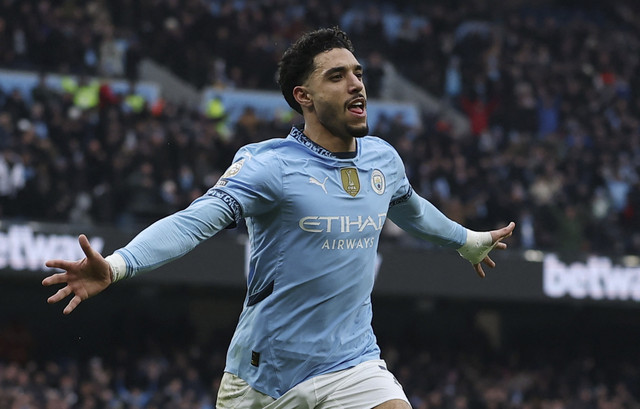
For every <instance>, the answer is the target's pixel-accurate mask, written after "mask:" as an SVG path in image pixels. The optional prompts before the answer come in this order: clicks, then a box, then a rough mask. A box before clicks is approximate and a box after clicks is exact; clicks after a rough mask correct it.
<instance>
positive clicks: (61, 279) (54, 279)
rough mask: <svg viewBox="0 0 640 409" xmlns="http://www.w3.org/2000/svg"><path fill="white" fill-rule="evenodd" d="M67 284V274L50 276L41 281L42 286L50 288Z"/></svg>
mask: <svg viewBox="0 0 640 409" xmlns="http://www.w3.org/2000/svg"><path fill="white" fill-rule="evenodd" d="M66 282H67V273H58V274H53V275H50V276H49V277H47V278H45V279H44V280H42V285H44V286H50V285H53V284H61V283H66Z"/></svg>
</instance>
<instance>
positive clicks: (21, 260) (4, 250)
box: [0, 225, 104, 271]
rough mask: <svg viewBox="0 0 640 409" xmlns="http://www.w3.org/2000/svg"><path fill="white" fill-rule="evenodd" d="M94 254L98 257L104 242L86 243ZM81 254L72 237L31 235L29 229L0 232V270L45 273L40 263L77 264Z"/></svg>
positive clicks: (43, 266)
mask: <svg viewBox="0 0 640 409" xmlns="http://www.w3.org/2000/svg"><path fill="white" fill-rule="evenodd" d="M90 242H91V246H92V247H93V249H94V250H96V251H97V252H99V253H101V252H102V249H103V248H104V240H103V239H102V238H101V237H93V238H91V240H90ZM83 257H84V253H83V252H82V249H81V248H80V245H79V244H78V238H77V237H76V236H71V235H64V234H44V233H40V234H34V232H33V229H32V228H31V227H29V226H18V225H15V226H11V227H9V230H8V231H7V232H6V233H5V232H0V269H5V268H10V269H13V270H32V271H38V270H46V269H47V267H45V265H44V262H45V261H47V260H50V259H63V260H79V259H81V258H83Z"/></svg>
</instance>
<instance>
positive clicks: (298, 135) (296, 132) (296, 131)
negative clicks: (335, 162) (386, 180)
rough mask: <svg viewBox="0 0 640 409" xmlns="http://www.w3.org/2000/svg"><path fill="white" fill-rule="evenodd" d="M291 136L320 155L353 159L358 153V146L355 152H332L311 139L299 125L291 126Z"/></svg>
mask: <svg viewBox="0 0 640 409" xmlns="http://www.w3.org/2000/svg"><path fill="white" fill-rule="evenodd" d="M289 136H291V137H292V138H293V139H295V140H296V141H298V142H299V143H301V144H303V145H304V146H306V147H307V148H309V149H311V150H312V151H313V152H315V153H317V154H318V155H322V156H326V157H328V158H335V159H353V158H355V157H356V156H357V154H358V151H357V148H356V151H354V152H331V151H329V150H327V149H325V148H323V147H322V146H320V145H318V144H317V143H315V142H314V141H312V140H311V139H309V138H308V137H307V135H305V134H304V132H302V130H301V129H300V128H298V127H297V126H294V127H292V128H291V132H290V133H289ZM356 144H358V141H357V140H356Z"/></svg>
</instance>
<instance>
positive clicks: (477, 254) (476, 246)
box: [458, 229, 497, 264]
mask: <svg viewBox="0 0 640 409" xmlns="http://www.w3.org/2000/svg"><path fill="white" fill-rule="evenodd" d="M496 244H497V242H496V243H494V242H493V240H492V239H491V233H490V232H488V231H482V232H479V231H473V230H469V229H467V241H466V242H465V243H464V245H463V246H462V247H460V248H459V249H458V253H460V255H461V256H462V257H463V258H465V259H466V260H469V261H470V262H471V264H479V263H480V262H482V260H484V259H485V257H487V255H488V254H489V252H490V251H491V250H493V248H494V247H495V245H496Z"/></svg>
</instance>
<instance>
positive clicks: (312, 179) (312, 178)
mask: <svg viewBox="0 0 640 409" xmlns="http://www.w3.org/2000/svg"><path fill="white" fill-rule="evenodd" d="M327 179H329V176H327V177H326V178H324V181H323V182H322V183H320V181H319V180H318V179H316V178H314V177H313V176H312V177H310V178H309V183H312V184H314V185H318V186H320V187H321V188H322V190H324V193H325V194H329V193H328V192H327V188H326V187H325V186H324V184H325V183H327Z"/></svg>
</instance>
